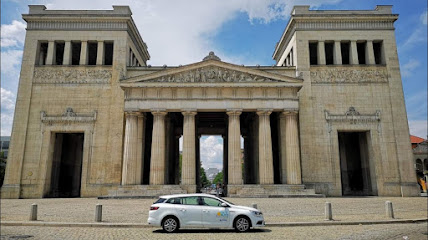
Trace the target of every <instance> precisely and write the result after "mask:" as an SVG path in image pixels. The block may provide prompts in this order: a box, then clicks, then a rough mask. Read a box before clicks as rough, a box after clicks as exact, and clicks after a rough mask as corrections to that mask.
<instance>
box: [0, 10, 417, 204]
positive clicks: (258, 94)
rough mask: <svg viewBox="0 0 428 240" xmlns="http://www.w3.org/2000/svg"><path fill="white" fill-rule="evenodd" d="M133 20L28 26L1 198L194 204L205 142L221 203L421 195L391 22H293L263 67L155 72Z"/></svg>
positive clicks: (39, 21) (48, 18)
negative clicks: (212, 149) (184, 196)
mask: <svg viewBox="0 0 428 240" xmlns="http://www.w3.org/2000/svg"><path fill="white" fill-rule="evenodd" d="M131 14H132V13H131V10H130V9H129V7H126V6H113V10H108V11H100V10H94V11H92V10H91V11H60V10H46V8H45V7H44V6H35V5H33V6H30V10H29V14H24V15H23V18H24V20H25V21H26V22H27V35H26V40H25V49H24V56H23V62H22V70H21V77H20V83H19V90H18V97H17V103H16V110H15V117H14V124H13V130H12V138H11V148H10V153H9V159H8V164H7V170H6V177H5V184H4V186H3V188H2V190H1V193H2V197H3V198H43V197H79V196H80V197H94V196H112V197H115V196H116V197H120V196H140V195H145V196H150V195H159V194H163V193H179V192H196V191H198V190H199V177H198V176H199V170H198V169H199V165H200V162H199V141H198V138H199V137H200V136H201V135H202V134H215V135H221V136H222V137H223V139H224V159H223V162H224V164H223V169H224V178H225V179H224V182H225V187H226V189H225V190H226V192H227V194H228V195H229V196H249V195H251V196H272V197H273V196H289V195H305V196H320V194H324V195H327V196H342V195H378V196H417V195H418V192H419V191H418V187H417V183H416V176H415V169H414V165H413V161H412V157H413V156H412V150H411V146H410V142H409V128H408V123H407V116H406V109H405V105H404V96H403V90H402V82H401V76H400V68H399V63H398V56H397V47H396V42H395V34H394V22H395V21H396V20H397V19H398V15H396V14H393V13H392V12H391V6H377V7H376V9H375V10H369V11H367V10H365V11H314V10H309V6H296V7H294V9H293V11H292V14H291V19H290V21H289V23H288V25H287V26H286V29H285V31H284V33H283V35H282V37H281V39H280V41H279V42H278V44H277V46H276V48H275V50H274V54H273V58H274V60H275V61H276V66H269V67H268V66H240V65H235V64H231V63H226V62H223V61H221V59H220V58H219V57H218V56H216V55H215V54H214V53H212V52H211V53H210V54H209V55H208V56H207V57H205V58H204V59H203V60H202V61H200V62H197V63H193V64H189V65H184V66H177V67H167V66H162V67H155V66H149V65H147V64H146V62H147V60H149V58H150V55H149V53H148V50H147V46H146V44H145V43H144V41H143V40H142V39H141V36H140V34H139V32H138V29H137V28H136V26H135V24H134V22H133V19H132V17H131ZM180 137H183V146H182V154H183V157H182V164H181V171H180V169H179V141H178V139H179V138H180ZM241 137H243V138H244V161H243V163H242V158H241V148H240V138H241ZM242 164H243V165H242ZM180 172H181V174H180Z"/></svg>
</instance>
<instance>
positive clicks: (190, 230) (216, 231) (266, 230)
mask: <svg viewBox="0 0 428 240" xmlns="http://www.w3.org/2000/svg"><path fill="white" fill-rule="evenodd" d="M264 232H272V230H270V229H266V228H265V229H250V231H248V232H246V233H264ZM153 233H164V234H167V233H166V232H164V231H163V230H162V229H158V230H154V231H153ZM180 233H220V234H221V233H227V234H228V233H237V232H236V231H235V230H234V229H180V230H178V232H175V233H168V234H180ZM241 234H245V233H241Z"/></svg>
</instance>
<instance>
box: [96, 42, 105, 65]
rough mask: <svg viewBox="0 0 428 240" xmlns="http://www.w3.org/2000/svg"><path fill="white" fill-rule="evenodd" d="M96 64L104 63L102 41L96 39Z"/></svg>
mask: <svg viewBox="0 0 428 240" xmlns="http://www.w3.org/2000/svg"><path fill="white" fill-rule="evenodd" d="M97 65H104V42H103V41H98V47H97Z"/></svg>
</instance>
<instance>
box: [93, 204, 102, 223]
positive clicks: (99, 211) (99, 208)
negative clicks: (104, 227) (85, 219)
mask: <svg viewBox="0 0 428 240" xmlns="http://www.w3.org/2000/svg"><path fill="white" fill-rule="evenodd" d="M102 217H103V205H101V204H97V205H95V222H102Z"/></svg>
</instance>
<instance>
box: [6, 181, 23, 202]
mask: <svg viewBox="0 0 428 240" xmlns="http://www.w3.org/2000/svg"><path fill="white" fill-rule="evenodd" d="M20 192H21V186H20V184H6V185H3V186H2V188H1V198H3V199H18V198H19V195H20Z"/></svg>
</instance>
